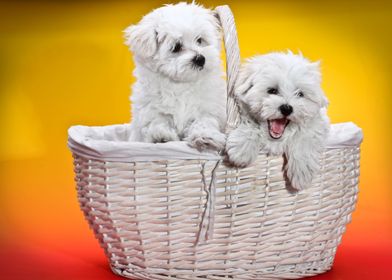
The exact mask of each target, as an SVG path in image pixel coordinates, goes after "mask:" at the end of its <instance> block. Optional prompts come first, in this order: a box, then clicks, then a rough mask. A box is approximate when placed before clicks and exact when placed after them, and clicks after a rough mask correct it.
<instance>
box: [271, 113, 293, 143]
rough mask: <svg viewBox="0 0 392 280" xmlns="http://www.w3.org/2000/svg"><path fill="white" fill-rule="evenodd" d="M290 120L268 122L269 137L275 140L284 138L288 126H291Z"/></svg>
mask: <svg viewBox="0 0 392 280" xmlns="http://www.w3.org/2000/svg"><path fill="white" fill-rule="evenodd" d="M289 122H290V121H289V120H288V119H286V118H282V119H275V120H268V131H269V135H270V136H271V137H272V138H274V139H279V138H280V137H282V135H283V133H284V130H285V128H286V126H287V125H288V124H289Z"/></svg>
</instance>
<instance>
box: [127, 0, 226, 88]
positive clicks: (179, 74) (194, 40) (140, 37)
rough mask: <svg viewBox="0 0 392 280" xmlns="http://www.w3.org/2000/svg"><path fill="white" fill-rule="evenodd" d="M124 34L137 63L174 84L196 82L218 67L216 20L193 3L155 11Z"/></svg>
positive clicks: (218, 35) (218, 36) (206, 10)
mask: <svg viewBox="0 0 392 280" xmlns="http://www.w3.org/2000/svg"><path fill="white" fill-rule="evenodd" d="M124 32H125V38H126V41H125V42H126V44H127V45H128V46H129V47H130V49H131V51H132V52H133V53H134V55H135V57H136V58H138V60H139V61H140V62H142V63H144V64H145V65H146V66H148V67H149V68H150V69H151V70H153V71H156V72H159V73H160V74H162V75H164V76H166V77H169V78H170V79H172V80H174V81H177V82H187V81H193V80H197V79H198V78H199V76H201V75H205V74H206V73H208V72H209V71H211V70H212V69H217V67H218V68H219V67H220V32H219V23H218V19H217V18H216V17H215V16H214V14H213V12H212V11H211V10H208V9H205V8H203V7H202V6H199V5H197V4H195V3H192V4H187V3H179V4H176V5H166V6H164V7H161V8H158V9H156V10H154V11H152V12H151V13H149V14H148V15H146V16H145V17H144V18H143V19H142V20H141V21H140V22H139V23H138V24H137V25H131V26H130V27H128V28H127V29H126V30H125V31H124Z"/></svg>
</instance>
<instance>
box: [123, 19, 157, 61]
mask: <svg viewBox="0 0 392 280" xmlns="http://www.w3.org/2000/svg"><path fill="white" fill-rule="evenodd" d="M124 38H125V44H126V45H127V46H128V47H129V49H130V50H131V51H132V52H133V53H135V54H136V55H139V56H142V57H145V58H147V57H151V56H153V55H154V54H155V52H156V51H157V49H158V42H157V32H156V30H155V29H154V26H153V24H152V23H150V22H148V21H143V20H142V21H141V22H140V23H138V24H137V25H131V26H129V27H128V28H126V29H125V30H124Z"/></svg>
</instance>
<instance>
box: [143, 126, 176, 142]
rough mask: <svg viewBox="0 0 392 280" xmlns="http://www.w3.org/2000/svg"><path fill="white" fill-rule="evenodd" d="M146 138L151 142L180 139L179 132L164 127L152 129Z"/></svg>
mask: <svg viewBox="0 0 392 280" xmlns="http://www.w3.org/2000/svg"><path fill="white" fill-rule="evenodd" d="M145 138H146V140H147V142H150V143H166V142H169V141H178V140H179V137H178V135H177V133H176V132H175V131H174V130H173V129H163V128H162V127H156V128H155V129H150V130H149V133H148V134H147V135H146V137H145Z"/></svg>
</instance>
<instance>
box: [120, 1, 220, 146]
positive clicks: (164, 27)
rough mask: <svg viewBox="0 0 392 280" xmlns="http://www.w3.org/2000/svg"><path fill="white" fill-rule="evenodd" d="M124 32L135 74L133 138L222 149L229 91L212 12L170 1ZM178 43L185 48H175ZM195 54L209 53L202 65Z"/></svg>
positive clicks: (218, 35) (215, 19)
mask: <svg viewBox="0 0 392 280" xmlns="http://www.w3.org/2000/svg"><path fill="white" fill-rule="evenodd" d="M125 37H126V44H127V45H128V46H129V47H130V49H131V51H132V52H133V54H134V60H135V65H136V68H135V71H134V75H135V77H136V79H137V81H136V83H135V84H134V85H133V95H132V96H131V102H132V103H133V110H132V115H133V121H132V123H131V137H130V140H131V141H142V142H153V143H156V142H167V141H174V140H186V141H188V142H189V143H190V144H191V145H192V146H193V147H195V148H197V149H199V150H203V149H207V148H210V149H216V150H220V149H223V147H224V144H225V135H224V134H223V133H222V131H223V129H224V124H225V121H226V112H225V107H226V106H225V99H226V97H225V95H226V93H225V82H224V80H223V72H222V65H221V61H220V30H219V24H218V22H217V18H216V17H215V16H214V14H213V12H212V11H211V10H208V9H205V8H203V7H202V6H199V5H197V4H194V3H192V4H186V3H179V4H176V5H166V6H164V7H161V8H158V9H156V10H153V11H152V12H151V13H149V14H147V15H146V16H144V17H143V19H142V20H141V21H140V22H139V23H138V24H137V25H131V26H130V27H128V28H127V29H126V30H125ZM198 38H202V40H201V42H197V39H198ZM177 42H180V43H181V44H182V48H181V50H180V51H179V52H176V53H173V51H172V50H173V49H174V48H175V45H176V43H177ZM196 55H203V56H204V57H205V65H204V66H203V68H202V69H200V68H197V66H195V64H193V63H192V59H193V58H194V57H195V56H196Z"/></svg>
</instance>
